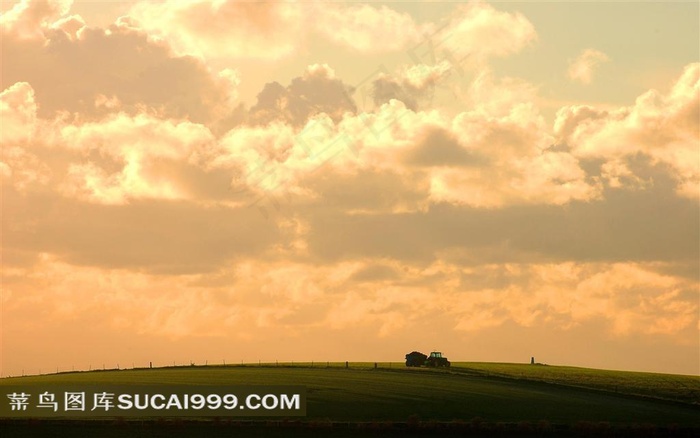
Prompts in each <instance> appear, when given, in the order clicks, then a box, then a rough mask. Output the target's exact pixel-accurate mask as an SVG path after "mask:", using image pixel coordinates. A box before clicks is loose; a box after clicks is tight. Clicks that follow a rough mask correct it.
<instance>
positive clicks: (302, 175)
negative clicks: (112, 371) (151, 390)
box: [0, 0, 700, 376]
mask: <svg viewBox="0 0 700 438" xmlns="http://www.w3.org/2000/svg"><path fill="white" fill-rule="evenodd" d="M699 8H700V6H699V5H698V3H697V2H683V3H680V2H679V3H646V2H633V3H615V2H592V3H586V2H577V3H566V2H554V3H547V2H539V3H538V2H510V3H506V2H481V1H477V2H429V1H426V2H387V3H379V2H368V3H359V2H352V1H351V2H321V1H304V2H291V1H289V2H287V1H280V2H264V3H256V2H239V1H232V0H217V1H205V0H191V1H178V0H168V1H146V0H139V1H124V2H98V1H80V0H76V1H73V2H71V1H70V0H22V1H21V2H4V1H3V3H2V16H1V17H0V25H1V27H2V75H1V77H0V82H1V84H0V121H1V128H0V129H1V130H0V140H1V142H2V157H1V159H0V178H1V183H2V195H1V196H2V204H1V205H2V207H1V208H2V242H1V243H2V260H1V264H2V312H1V314H2V343H1V346H2V356H1V373H2V376H8V375H18V374H21V373H25V374H37V373H46V372H55V371H56V370H57V369H58V370H69V369H73V368H74V369H85V370H87V369H90V368H92V369H94V368H102V367H103V366H104V367H107V368H113V367H115V366H117V365H118V364H119V366H120V367H132V366H147V365H148V363H149V362H152V363H153V365H154V366H161V365H172V364H173V363H177V364H189V363H190V362H194V363H200V364H203V363H205V362H206V363H210V364H211V363H221V362H223V361H226V362H238V363H240V362H241V361H244V362H258V361H259V360H260V361H263V362H265V361H268V362H274V361H275V360H279V361H292V360H293V361H308V362H310V361H324V362H325V361H346V360H349V361H394V362H400V361H402V360H403V359H404V355H405V354H406V353H408V352H410V351H412V350H420V351H430V350H431V349H436V350H440V351H443V352H444V353H445V354H446V355H447V356H449V358H450V360H452V361H489V362H523V363H524V362H529V361H530V358H531V357H532V356H535V357H536V358H537V360H538V361H539V362H543V363H550V364H560V365H572V366H585V367H596V368H608V369H627V370H641V371H659V372H670V373H682V374H700V320H699V312H700V305H699V293H700V288H699V287H700V204H699V201H700V59H698V54H699V53H700V43H699V41H700V31H699V26H698V20H697V17H698V16H699V14H700V10H699Z"/></svg>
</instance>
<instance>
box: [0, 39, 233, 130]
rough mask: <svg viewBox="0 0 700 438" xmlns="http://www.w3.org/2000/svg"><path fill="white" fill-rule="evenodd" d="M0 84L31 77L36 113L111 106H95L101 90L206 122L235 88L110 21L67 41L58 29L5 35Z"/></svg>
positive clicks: (95, 111) (127, 102)
mask: <svg viewBox="0 0 700 438" xmlns="http://www.w3.org/2000/svg"><path fill="white" fill-rule="evenodd" d="M2 49H3V59H6V60H12V62H3V63H2V75H1V77H0V86H1V87H2V88H3V89H5V88H7V87H9V86H11V85H12V84H14V83H16V82H29V83H30V84H31V85H32V87H33V88H34V90H35V92H36V99H37V103H38V105H39V115H40V116H42V117H51V116H53V115H54V114H55V113H56V112H57V111H70V112H80V114H81V117H82V118H89V117H90V116H91V115H92V116H94V115H99V114H101V113H104V112H106V111H109V109H100V108H97V107H96V105H95V101H96V99H97V98H98V96H99V95H102V96H104V97H105V98H107V99H111V98H113V97H116V98H117V99H118V100H119V101H120V102H121V105H123V109H127V110H128V109H131V110H132V111H137V106H138V105H141V106H146V107H150V108H153V109H155V110H159V111H162V112H163V113H164V115H165V116H166V117H178V118H189V119H191V120H192V121H195V122H209V121H211V120H212V119H213V118H215V117H216V116H217V115H216V114H217V111H219V109H217V107H219V106H221V105H223V104H224V103H225V102H226V100H227V97H228V96H229V95H230V93H231V92H232V91H233V90H230V89H228V88H227V86H226V85H225V84H224V83H223V82H222V83H218V82H217V81H215V80H214V78H213V77H212V76H211V74H210V73H209V72H208V71H207V69H206V67H205V66H204V65H203V64H201V63H200V62H199V61H197V60H195V59H194V58H190V57H176V56H174V55H172V54H171V53H170V50H169V49H168V47H167V46H166V45H162V44H156V43H153V42H150V41H149V40H148V37H147V35H145V34H143V33H140V32H138V31H135V30H133V29H129V28H126V27H123V26H116V25H113V26H111V27H110V28H109V33H106V32H105V30H103V29H99V28H87V27H86V28H83V30H82V31H81V34H80V38H78V39H75V40H73V39H71V38H69V37H68V35H67V34H65V33H64V32H63V31H61V30H53V31H50V32H48V40H47V41H43V40H39V39H24V40H22V39H18V38H15V37H13V36H11V35H3V43H2Z"/></svg>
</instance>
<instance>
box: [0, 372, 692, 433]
mask: <svg viewBox="0 0 700 438" xmlns="http://www.w3.org/2000/svg"><path fill="white" fill-rule="evenodd" d="M47 383H105V384H107V383H109V384H126V383H131V384H188V385H194V386H197V387H201V386H205V385H237V384H245V385H303V386H306V387H307V391H308V398H307V417H305V418H304V419H303V420H302V421H305V422H314V423H319V422H320V423H324V422H325V423H333V422H363V423H364V422H374V423H377V424H381V423H382V422H383V423H386V422H402V423H406V422H411V421H413V422H417V421H418V422H422V423H425V422H430V421H433V422H442V423H452V424H454V423H462V422H467V423H468V424H473V423H474V422H475V421H476V422H482V421H483V422H486V423H489V424H499V423H503V424H505V423H510V424H520V425H522V424H525V423H528V424H532V425H538V424H539V425H542V424H552V425H579V426H580V425H581V424H584V423H585V424H598V425H600V424H605V425H606V427H607V425H609V426H610V427H617V428H619V427H629V426H630V425H647V426H654V427H656V426H659V427H664V428H667V427H671V428H675V427H680V428H681V429H683V430H689V429H692V430H695V429H700V377H697V376H677V375H665V374H652V373H633V372H622V371H603V370H592V369H584V368H573V367H558V366H556V367H555V366H538V365H519V364H491V363H488V364H487V363H466V362H465V363H455V364H453V366H452V367H451V368H449V369H427V368H420V369H408V368H406V367H404V366H403V365H402V364H399V363H392V364H389V363H378V364H377V367H376V368H375V366H374V364H370V363H351V364H349V368H345V364H344V363H343V364H337V363H336V364H327V363H325V362H324V363H322V364H318V363H317V364H314V366H313V367H312V366H311V364H294V366H290V365H282V364H280V365H276V364H272V365H268V366H265V365H262V366H258V365H257V364H256V365H255V366H240V365H238V366H207V367H200V366H192V367H171V368H158V369H134V370H121V371H116V370H114V371H99V372H76V373H61V374H52V375H42V376H27V377H15V378H5V379H1V380H0V385H17V384H21V385H23V386H25V385H26V386H27V388H28V389H29V390H31V388H32V387H36V388H37V389H39V388H40V387H41V386H42V384H47ZM670 425H671V426H670ZM57 436H61V435H60V434H59V435H57Z"/></svg>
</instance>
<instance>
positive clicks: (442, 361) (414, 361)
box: [406, 351, 450, 368]
mask: <svg viewBox="0 0 700 438" xmlns="http://www.w3.org/2000/svg"><path fill="white" fill-rule="evenodd" d="M406 366H407V367H422V366H426V367H430V368H439V367H449V366H450V361H449V360H447V358H446V357H443V355H442V353H441V352H439V351H433V352H431V353H430V356H426V355H425V354H423V353H421V352H419V351H412V352H410V353H408V354H407V355H406Z"/></svg>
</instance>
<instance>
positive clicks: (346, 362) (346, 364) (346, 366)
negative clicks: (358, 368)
mask: <svg viewBox="0 0 700 438" xmlns="http://www.w3.org/2000/svg"><path fill="white" fill-rule="evenodd" d="M345 368H348V361H347V360H346V361H345Z"/></svg>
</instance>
